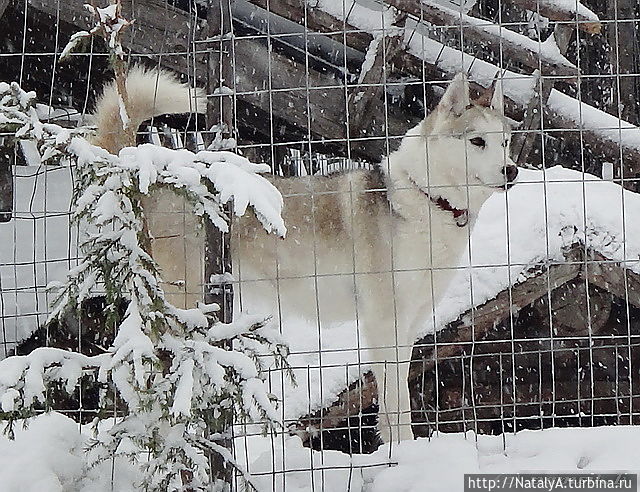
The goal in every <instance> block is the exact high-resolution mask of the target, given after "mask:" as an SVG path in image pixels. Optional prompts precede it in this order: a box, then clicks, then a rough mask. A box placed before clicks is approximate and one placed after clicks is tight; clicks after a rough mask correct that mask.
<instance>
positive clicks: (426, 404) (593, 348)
mask: <svg viewBox="0 0 640 492" xmlns="http://www.w3.org/2000/svg"><path fill="white" fill-rule="evenodd" d="M565 259H566V262H557V263H554V264H550V265H547V266H539V267H534V268H532V269H530V270H529V271H528V273H527V276H528V278H527V280H526V281H524V282H521V283H519V284H516V285H514V286H513V287H512V288H509V289H506V290H504V291H502V292H500V293H499V294H498V295H497V296H496V297H495V298H493V299H491V300H490V301H488V302H486V303H484V304H482V305H479V306H475V307H473V308H472V309H470V310H468V311H466V312H464V313H462V314H460V316H459V317H458V319H457V320H455V321H453V322H451V323H449V324H447V325H446V326H443V327H438V328H439V329H438V331H437V332H436V333H435V334H432V335H429V336H427V337H425V338H423V339H422V340H420V341H419V342H418V343H417V344H416V346H415V348H414V353H413V363H412V367H411V371H410V375H409V385H410V389H411V396H412V411H413V422H414V433H416V434H417V435H419V436H429V435H431V434H432V432H433V431H435V430H436V429H437V430H439V431H444V432H461V431H466V430H475V431H476V432H479V433H482V434H499V433H501V432H504V431H514V430H520V429H540V428H545V427H552V426H556V427H557V426H590V425H591V426H592V425H604V424H638V423H640V381H638V380H637V378H636V377H635V374H637V373H638V370H640V275H638V274H636V273H634V272H632V271H630V270H627V269H626V268H625V267H624V265H622V264H620V263H619V262H615V261H611V260H609V259H607V258H606V257H604V256H602V255H601V254H600V253H598V252H596V251H588V250H586V251H585V248H584V246H583V245H581V244H575V245H574V246H573V247H572V248H569V249H567V250H566V251H565ZM375 386H376V383H375V380H374V379H373V377H372V376H371V374H370V373H368V374H366V375H365V376H364V377H363V379H362V380H361V381H358V382H357V383H356V384H354V385H352V386H351V387H350V388H349V389H347V390H345V391H344V392H343V393H342V394H341V395H340V396H339V398H338V401H337V402H336V403H335V404H334V405H333V406H331V407H329V408H327V409H325V410H323V411H321V412H316V413H315V414H313V415H309V416H307V417H304V418H303V419H301V420H300V421H299V422H298V423H297V424H295V425H294V426H293V427H292V429H293V430H294V432H296V433H297V434H299V435H300V436H301V437H302V438H303V439H304V440H307V441H310V442H312V443H313V442H315V443H316V444H317V443H318V441H319V438H318V436H319V434H320V432H321V430H322V431H324V432H325V433H326V436H325V438H324V443H323V444H324V446H325V447H332V446H335V447H338V448H339V449H343V450H349V448H348V445H349V444H348V443H347V444H345V443H344V442H340V439H339V438H338V439H337V438H336V437H335V435H339V436H343V437H344V436H345V434H348V433H350V434H351V439H352V440H354V439H356V440H357V439H358V437H357V436H358V434H359V432H360V431H361V429H362V425H361V424H360V423H359V422H358V419H357V418H355V417H357V416H358V415H360V416H362V415H363V414H364V415H366V414H371V413H375V411H374V410H375V405H376V398H377V392H376V387H375ZM630 415H633V418H631V417H630ZM349 419H351V422H349ZM364 428H365V429H367V428H368V429H369V432H368V433H367V432H365V437H364V438H363V437H361V436H360V437H359V438H360V439H361V440H364V441H365V442H364V444H363V445H362V448H361V449H360V450H365V451H366V450H367V449H371V448H369V446H372V447H373V448H375V447H374V444H375V442H372V441H371V439H372V433H371V428H372V424H371V419H369V422H368V425H367V424H365V425H364ZM367 439H368V442H367ZM345 446H347V447H345Z"/></svg>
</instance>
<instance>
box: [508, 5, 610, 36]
mask: <svg viewBox="0 0 640 492" xmlns="http://www.w3.org/2000/svg"><path fill="white" fill-rule="evenodd" d="M508 1H509V2H511V3H513V4H515V5H517V6H519V7H521V8H523V9H527V10H531V11H532V12H538V13H539V14H540V15H542V16H544V17H548V18H549V19H551V20H553V21H559V22H571V23H577V24H578V28H579V29H580V30H582V31H584V32H586V33H589V34H599V33H600V31H601V30H602V25H601V24H600V21H599V20H598V16H596V14H594V13H593V12H591V10H589V9H588V8H586V7H585V6H584V5H582V4H581V3H579V2H578V1H577V0H576V2H567V3H562V2H557V1H555V0H508ZM572 7H576V8H572Z"/></svg>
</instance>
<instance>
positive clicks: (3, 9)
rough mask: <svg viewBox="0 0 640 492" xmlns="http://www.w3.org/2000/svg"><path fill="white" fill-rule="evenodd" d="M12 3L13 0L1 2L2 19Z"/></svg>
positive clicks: (0, 15)
mask: <svg viewBox="0 0 640 492" xmlns="http://www.w3.org/2000/svg"><path fill="white" fill-rule="evenodd" d="M11 2H12V0H0V18H2V16H3V15H4V11H5V10H7V7H8V6H9V4H10V3H11Z"/></svg>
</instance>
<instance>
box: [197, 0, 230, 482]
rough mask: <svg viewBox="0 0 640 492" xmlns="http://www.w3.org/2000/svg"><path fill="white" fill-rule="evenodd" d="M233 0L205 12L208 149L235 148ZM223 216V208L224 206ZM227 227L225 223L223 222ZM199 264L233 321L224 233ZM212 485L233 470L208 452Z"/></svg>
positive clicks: (221, 425) (212, 231) (212, 234)
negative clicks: (222, 146) (231, 93)
mask: <svg viewBox="0 0 640 492" xmlns="http://www.w3.org/2000/svg"><path fill="white" fill-rule="evenodd" d="M232 3H233V0H209V4H208V9H207V28H206V29H205V36H206V39H208V40H210V44H209V45H208V46H207V47H208V55H207V97H208V98H207V116H206V123H207V129H208V132H207V133H205V135H204V139H205V143H206V145H207V147H208V148H210V149H211V150H215V149H216V146H219V145H220V144H221V143H224V142H226V143H227V146H224V147H225V148H226V150H231V148H230V147H235V144H233V141H232V140H230V139H232V138H233V137H234V124H233V123H234V111H233V109H234V107H233V102H234V100H233V96H232V95H227V92H228V91H226V90H222V88H223V87H233V86H234V83H235V80H234V76H233V63H234V60H233V54H234V53H233V24H232V19H231V12H232ZM227 213H229V209H228V208H227ZM229 227H231V223H229ZM205 233H206V238H205V255H204V258H205V266H204V275H205V278H204V299H205V302H207V303H216V304H218V306H220V311H219V314H218V318H219V319H220V321H222V322H223V323H230V322H231V321H232V318H233V286H232V284H231V283H230V282H229V281H228V279H229V276H230V275H231V255H230V244H229V233H227V234H224V233H222V232H220V231H219V230H218V229H216V228H215V227H214V226H213V224H211V223H207V224H206V226H205ZM219 410H220V411H221V413H220V415H221V416H220V418H219V419H217V422H216V427H217V428H211V429H209V430H210V431H211V432H212V433H227V434H228V437H227V438H226V439H225V440H224V441H223V442H221V443H220V444H222V445H223V446H224V447H226V448H227V449H229V450H232V447H233V440H232V439H231V430H232V425H233V411H231V410H226V411H225V410H224V409H219ZM209 465H210V468H211V480H212V483H215V482H216V481H221V482H225V483H227V484H229V487H232V486H233V468H232V466H231V464H230V463H228V462H226V461H225V460H224V459H223V458H222V456H220V455H219V454H217V453H212V454H211V455H210V457H209Z"/></svg>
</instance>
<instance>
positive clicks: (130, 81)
mask: <svg viewBox="0 0 640 492" xmlns="http://www.w3.org/2000/svg"><path fill="white" fill-rule="evenodd" d="M126 85H127V97H128V99H129V101H128V107H127V109H126V111H125V109H124V104H123V103H122V100H121V98H120V95H119V93H118V90H117V88H116V83H115V81H112V82H110V83H108V84H107V85H105V87H104V89H103V91H102V94H101V95H100V97H99V98H98V101H97V102H96V108H95V111H94V117H95V121H96V126H97V133H96V136H95V138H94V139H93V143H94V144H95V145H99V146H100V147H103V148H105V149H107V150H108V151H109V152H111V153H114V154H115V153H117V152H119V151H120V149H122V148H123V147H125V146H127V145H132V144H133V143H132V142H130V141H129V139H130V138H129V137H128V136H127V135H126V132H125V131H124V127H125V126H126V123H128V124H129V126H130V128H133V129H135V130H134V131H137V129H138V127H139V126H140V124H141V123H142V122H143V121H145V120H148V119H150V118H153V117H154V116H160V115H162V114H176V113H196V112H197V113H204V112H205V111H206V97H205V93H204V91H203V90H202V89H200V88H195V89H194V88H192V87H189V86H188V85H186V84H183V83H182V82H180V81H179V80H178V79H177V78H176V77H175V75H173V74H172V73H171V72H168V71H166V70H155V69H154V70H149V69H147V68H144V67H142V66H135V67H133V68H131V69H130V70H129V73H128V75H127V82H126ZM123 120H124V123H123ZM127 120H128V121H127Z"/></svg>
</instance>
